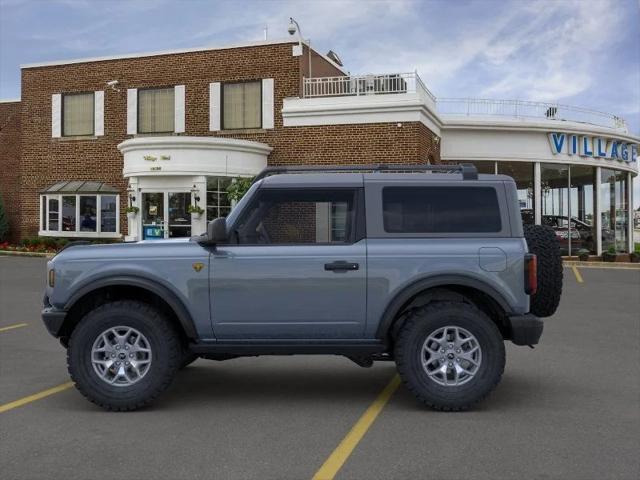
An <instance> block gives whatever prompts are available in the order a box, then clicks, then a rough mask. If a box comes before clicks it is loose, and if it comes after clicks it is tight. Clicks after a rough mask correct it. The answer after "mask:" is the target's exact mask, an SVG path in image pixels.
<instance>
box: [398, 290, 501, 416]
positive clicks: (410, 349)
mask: <svg viewBox="0 0 640 480" xmlns="http://www.w3.org/2000/svg"><path fill="white" fill-rule="evenodd" d="M446 326H457V327H462V328H464V329H465V330H467V331H468V332H469V333H471V334H472V335H473V336H474V337H475V338H476V339H477V341H478V344H479V345H480V348H481V352H482V361H481V363H480V367H479V368H478V371H477V372H476V374H475V376H474V377H473V378H472V379H471V380H469V381H468V382H467V383H464V384H462V385H458V386H453V385H448V386H444V385H440V384H438V383H437V382H436V381H434V380H432V379H431V378H430V377H429V376H428V375H427V372H426V371H425V369H424V368H423V366H422V346H423V344H424V343H425V341H426V340H427V338H428V337H429V335H431V334H432V333H434V332H436V331H437V330H438V329H440V328H442V327H446ZM394 354H395V361H396V365H397V368H398V372H399V373H400V377H401V378H402V380H403V382H404V384H405V385H406V386H407V388H408V389H409V390H410V391H411V392H412V393H413V394H414V395H415V396H416V398H417V399H418V400H420V401H421V402H422V403H424V404H425V405H427V406H429V407H431V408H433V409H436V410H444V411H459V410H467V409H469V408H471V407H473V406H474V405H476V404H477V403H478V402H480V401H481V400H483V399H484V398H486V397H487V396H488V395H489V394H490V393H491V392H492V391H493V389H494V388H495V387H496V386H497V385H498V383H499V382H500V379H501V378H502V373H503V372H504V366H505V349H504V340H503V338H502V335H501V333H500V331H499V330H498V328H497V327H496V325H495V324H494V323H493V322H492V321H491V320H490V319H489V318H488V317H487V316H486V315H485V314H484V313H483V312H481V311H480V310H478V309H477V308H476V307H474V306H473V305H470V304H467V303H462V302H433V303H429V304H428V305H426V306H424V307H420V308H416V309H414V310H413V311H412V312H411V313H409V315H408V317H407V319H406V321H405V323H404V324H403V325H402V327H401V328H400V331H399V335H398V337H397V339H396V342H395V348H394Z"/></svg>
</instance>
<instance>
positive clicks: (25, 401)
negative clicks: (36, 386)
mask: <svg viewBox="0 0 640 480" xmlns="http://www.w3.org/2000/svg"><path fill="white" fill-rule="evenodd" d="M71 387H73V382H67V383H63V384H62V385H58V386H57V387H53V388H48V389H47V390H43V391H41V392H38V393H34V394H33V395H29V396H28V397H22V398H19V399H18V400H14V401H13V402H9V403H5V404H4V405H0V413H4V412H8V411H9V410H13V409H14V408H18V407H22V406H23V405H27V404H28V403H31V402H35V401H36V400H40V399H42V398H46V397H48V396H50V395H53V394H56V393H59V392H63V391H65V390H68V389H69V388H71Z"/></svg>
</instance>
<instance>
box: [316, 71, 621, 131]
mask: <svg viewBox="0 0 640 480" xmlns="http://www.w3.org/2000/svg"><path fill="white" fill-rule="evenodd" d="M303 85H304V89H303V96H304V98H317V97H349V96H353V97H358V96H363V95H389V94H391V95H393V94H401V93H416V94H418V95H420V96H421V97H422V98H423V99H424V101H425V103H427V104H430V105H431V106H432V107H435V108H436V109H437V111H438V113H441V114H445V115H464V116H469V117H472V116H475V117H483V116H484V117H491V116H497V117H511V118H516V119H519V118H521V119H541V120H565V121H571V122H579V123H587V124H591V125H597V126H602V127H608V128H614V129H618V130H623V131H625V132H626V131H627V124H626V122H625V121H624V119H622V118H620V117H618V116H616V115H612V114H610V113H604V112H599V111H597V110H591V109H588V108H582V107H573V106H570V105H563V104H560V103H545V102H530V101H526V100H490V99H483V98H438V99H436V97H435V96H434V95H433V94H432V93H431V92H430V91H429V89H428V88H427V87H426V85H425V84H424V83H423V82H422V79H421V78H420V76H419V75H418V74H417V73H416V72H411V73H388V74H380V75H377V74H370V75H343V76H338V77H313V78H305V79H304V82H303Z"/></svg>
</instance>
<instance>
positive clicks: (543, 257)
mask: <svg viewBox="0 0 640 480" xmlns="http://www.w3.org/2000/svg"><path fill="white" fill-rule="evenodd" d="M524 237H525V239H526V240H527V245H528V246H529V252H530V253H534V254H535V255H536V257H537V260H538V290H537V292H536V293H535V295H532V296H531V307H530V309H529V310H530V312H531V313H533V314H534V315H536V316H538V317H550V316H551V315H553V314H554V313H555V311H556V309H557V308H558V305H559V304H560V296H561V295H562V257H561V256H560V245H559V243H558V240H557V238H556V234H555V232H554V231H553V229H552V228H551V227H547V226H545V225H524Z"/></svg>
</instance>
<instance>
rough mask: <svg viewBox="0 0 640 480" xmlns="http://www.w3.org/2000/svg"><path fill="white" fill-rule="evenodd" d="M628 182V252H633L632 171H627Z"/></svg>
mask: <svg viewBox="0 0 640 480" xmlns="http://www.w3.org/2000/svg"><path fill="white" fill-rule="evenodd" d="M627 184H628V192H627V197H628V198H627V212H628V218H629V220H628V226H627V227H628V228H627V230H628V231H629V232H628V235H627V238H628V242H627V243H628V250H627V251H628V252H629V253H631V252H633V247H634V245H633V175H631V172H627Z"/></svg>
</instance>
